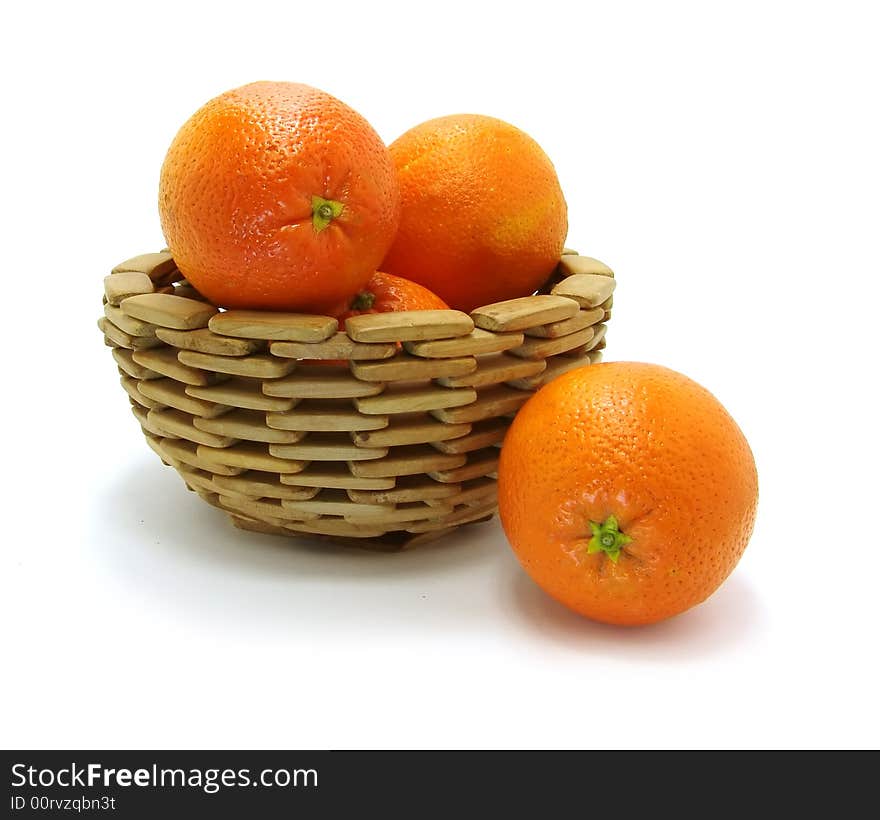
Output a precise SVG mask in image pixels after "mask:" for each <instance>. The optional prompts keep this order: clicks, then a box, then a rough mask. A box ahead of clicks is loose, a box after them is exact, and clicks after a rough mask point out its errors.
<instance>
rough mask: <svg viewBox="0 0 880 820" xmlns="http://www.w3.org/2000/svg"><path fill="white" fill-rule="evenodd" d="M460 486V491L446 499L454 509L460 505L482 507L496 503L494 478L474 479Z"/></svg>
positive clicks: (496, 482)
mask: <svg viewBox="0 0 880 820" xmlns="http://www.w3.org/2000/svg"><path fill="white" fill-rule="evenodd" d="M450 486H455V485H450ZM460 486H461V490H460V491H459V492H457V493H456V494H455V495H453V496H450V497H449V499H448V502H449V503H450V504H452V505H454V506H456V507H460V506H462V505H467V506H472V505H478V506H484V505H485V504H488V503H493V504H494V503H497V501H498V481H497V480H496V479H494V478H486V477H480V478H474V479H471V480H470V481H466V482H464V483H463V484H461V485H460Z"/></svg>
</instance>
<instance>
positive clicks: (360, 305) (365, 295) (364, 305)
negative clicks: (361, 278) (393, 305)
mask: <svg viewBox="0 0 880 820" xmlns="http://www.w3.org/2000/svg"><path fill="white" fill-rule="evenodd" d="M375 301H376V294H375V293H371V292H370V291H368V290H362V291H361V292H360V293H358V294H356V295H355V297H354V299H352V300H351V304H350V305H349V306H348V308H349V310H369V309H370V308H371V307H373V302H375Z"/></svg>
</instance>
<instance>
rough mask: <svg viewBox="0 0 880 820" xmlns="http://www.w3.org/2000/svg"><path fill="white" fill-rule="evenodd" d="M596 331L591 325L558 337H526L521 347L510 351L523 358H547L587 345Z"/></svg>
mask: <svg viewBox="0 0 880 820" xmlns="http://www.w3.org/2000/svg"><path fill="white" fill-rule="evenodd" d="M594 333H595V331H594V330H593V328H591V327H585V328H584V329H583V330H578V331H577V332H576V333H569V334H568V336H560V337H559V338H558V339H526V341H525V342H523V343H522V344H521V345H520V346H519V347H515V348H513V350H511V351H510V353H511V355H512V356H520V357H521V358H523V359H542V360H543V359H546V358H548V357H549V356H556V355H558V354H560V353H565V352H566V351H567V350H574V349H575V348H577V347H581V346H582V345H585V344H586V343H587V342H589V341H590V339H592V338H593V335H594Z"/></svg>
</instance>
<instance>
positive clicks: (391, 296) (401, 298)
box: [339, 271, 449, 325]
mask: <svg viewBox="0 0 880 820" xmlns="http://www.w3.org/2000/svg"><path fill="white" fill-rule="evenodd" d="M448 309H449V305H447V304H446V302H444V301H443V300H442V299H441V298H440V297H439V296H437V294H436V293H432V292H431V291H430V290H428V289H427V288H424V287H422V286H421V285H419V284H416V283H415V282H411V281H410V280H409V279H404V278H403V277H402V276H393V275H392V274H390V273H382V271H376V272H375V273H374V274H373V275H372V277H371V278H370V280H369V281H368V282H367V284H366V285H364V287H363V288H362V289H361V290H360V291H359V292H358V293H357V294H355V296H354V297H353V298H352V299H351V300H350V301H349V303H348V304H347V305H346V308H345V311H344V312H343V313H342V314H340V316H339V323H340V325H341V324H342V323H343V322H344V321H345V320H346V319H347V318H348V317H349V316H358V315H360V314H362V313H390V312H396V311H400V310H448Z"/></svg>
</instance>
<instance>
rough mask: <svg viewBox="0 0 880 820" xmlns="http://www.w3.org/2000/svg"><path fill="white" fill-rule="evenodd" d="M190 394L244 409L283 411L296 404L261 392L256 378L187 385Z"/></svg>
mask: <svg viewBox="0 0 880 820" xmlns="http://www.w3.org/2000/svg"><path fill="white" fill-rule="evenodd" d="M186 392H187V393H188V394H189V395H190V396H195V397H196V398H199V399H207V400H208V401H214V402H217V403H218V404H227V405H229V406H230V407H241V408H244V409H245V410H267V411H271V412H283V411H286V410H290V409H291V408H292V407H294V405H295V404H296V401H295V400H294V399H283V398H276V397H272V396H267V395H266V394H265V393H263V383H262V382H261V381H257V380H256V379H235V378H232V379H229V380H228V381H225V382H221V383H220V384H213V385H209V386H207V387H187V388H186Z"/></svg>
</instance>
